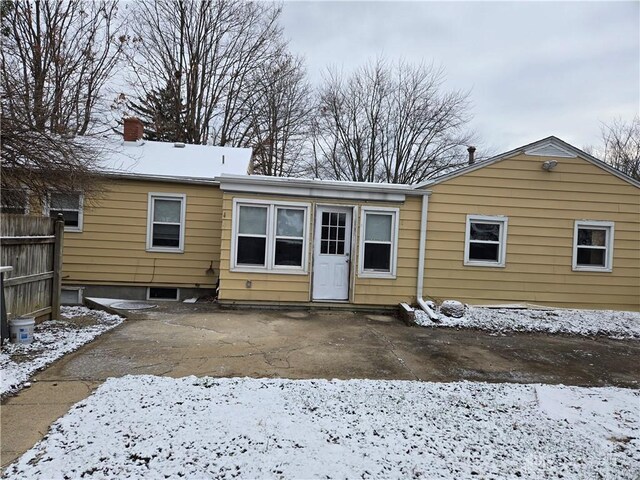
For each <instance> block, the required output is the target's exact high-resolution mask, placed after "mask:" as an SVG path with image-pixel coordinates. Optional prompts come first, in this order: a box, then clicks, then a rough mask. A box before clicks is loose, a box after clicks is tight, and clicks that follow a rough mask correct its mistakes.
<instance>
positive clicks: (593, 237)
mask: <svg viewBox="0 0 640 480" xmlns="http://www.w3.org/2000/svg"><path fill="white" fill-rule="evenodd" d="M612 268H613V222H600V221H576V222H575V224H574V229H573V270H575V271H586V272H610V271H611V270H612Z"/></svg>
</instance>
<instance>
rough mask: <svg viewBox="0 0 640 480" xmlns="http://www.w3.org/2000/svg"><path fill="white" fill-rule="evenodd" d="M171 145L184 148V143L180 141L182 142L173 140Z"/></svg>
mask: <svg viewBox="0 0 640 480" xmlns="http://www.w3.org/2000/svg"><path fill="white" fill-rule="evenodd" d="M173 147H174V148H184V143H182V142H175V143H174V144H173Z"/></svg>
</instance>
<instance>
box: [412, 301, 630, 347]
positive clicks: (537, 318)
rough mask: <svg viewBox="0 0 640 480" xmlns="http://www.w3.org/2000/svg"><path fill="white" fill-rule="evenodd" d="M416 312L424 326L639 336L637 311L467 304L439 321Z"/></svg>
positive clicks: (419, 321)
mask: <svg viewBox="0 0 640 480" xmlns="http://www.w3.org/2000/svg"><path fill="white" fill-rule="evenodd" d="M415 313H416V315H415V322H416V324H418V325H420V326H423V327H457V328H478V329H480V330H489V331H493V332H505V331H513V332H545V333H567V334H572V335H585V336H593V335H602V336H607V337H611V338H618V339H623V338H640V313H638V312H622V311H614V310H568V309H567V310H565V309H512V308H486V307H484V308H483V307H467V309H466V310H465V314H464V315H463V316H462V317H461V318H452V317H447V316H446V315H442V314H440V316H439V317H440V322H433V321H432V320H430V319H429V317H428V316H427V314H426V313H425V312H422V311H420V310H416V312H415Z"/></svg>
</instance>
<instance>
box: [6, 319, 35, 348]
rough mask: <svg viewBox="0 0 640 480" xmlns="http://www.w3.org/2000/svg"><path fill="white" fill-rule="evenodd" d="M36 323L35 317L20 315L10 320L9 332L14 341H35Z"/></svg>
mask: <svg viewBox="0 0 640 480" xmlns="http://www.w3.org/2000/svg"><path fill="white" fill-rule="evenodd" d="M35 325H36V319H35V318H34V317H19V318H13V319H11V320H9V333H10V336H11V341H12V342H13V343H31V342H33V327H35Z"/></svg>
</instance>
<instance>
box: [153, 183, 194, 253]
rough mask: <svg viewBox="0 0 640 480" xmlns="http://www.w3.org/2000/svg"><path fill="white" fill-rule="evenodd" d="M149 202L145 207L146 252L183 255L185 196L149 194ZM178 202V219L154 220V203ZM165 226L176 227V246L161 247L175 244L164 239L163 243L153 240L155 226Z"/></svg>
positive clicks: (182, 194) (177, 194)
mask: <svg viewBox="0 0 640 480" xmlns="http://www.w3.org/2000/svg"><path fill="white" fill-rule="evenodd" d="M148 197H149V200H148V205H147V251H148V252H166V253H184V231H185V219H186V214H187V195H186V194H184V193H164V192H149V195H148ZM158 200H160V201H167V202H176V203H177V202H180V206H179V215H180V218H179V219H178V220H177V221H176V220H175V219H173V220H157V219H156V218H155V212H156V201H158ZM161 225H162V226H166V227H165V229H166V228H171V227H174V228H175V227H176V226H177V227H178V228H179V231H178V238H177V245H175V246H173V245H161V244H162V243H171V242H175V241H174V240H172V239H169V238H167V239H165V240H164V242H163V241H160V239H158V240H156V239H155V238H154V227H155V226H161Z"/></svg>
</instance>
